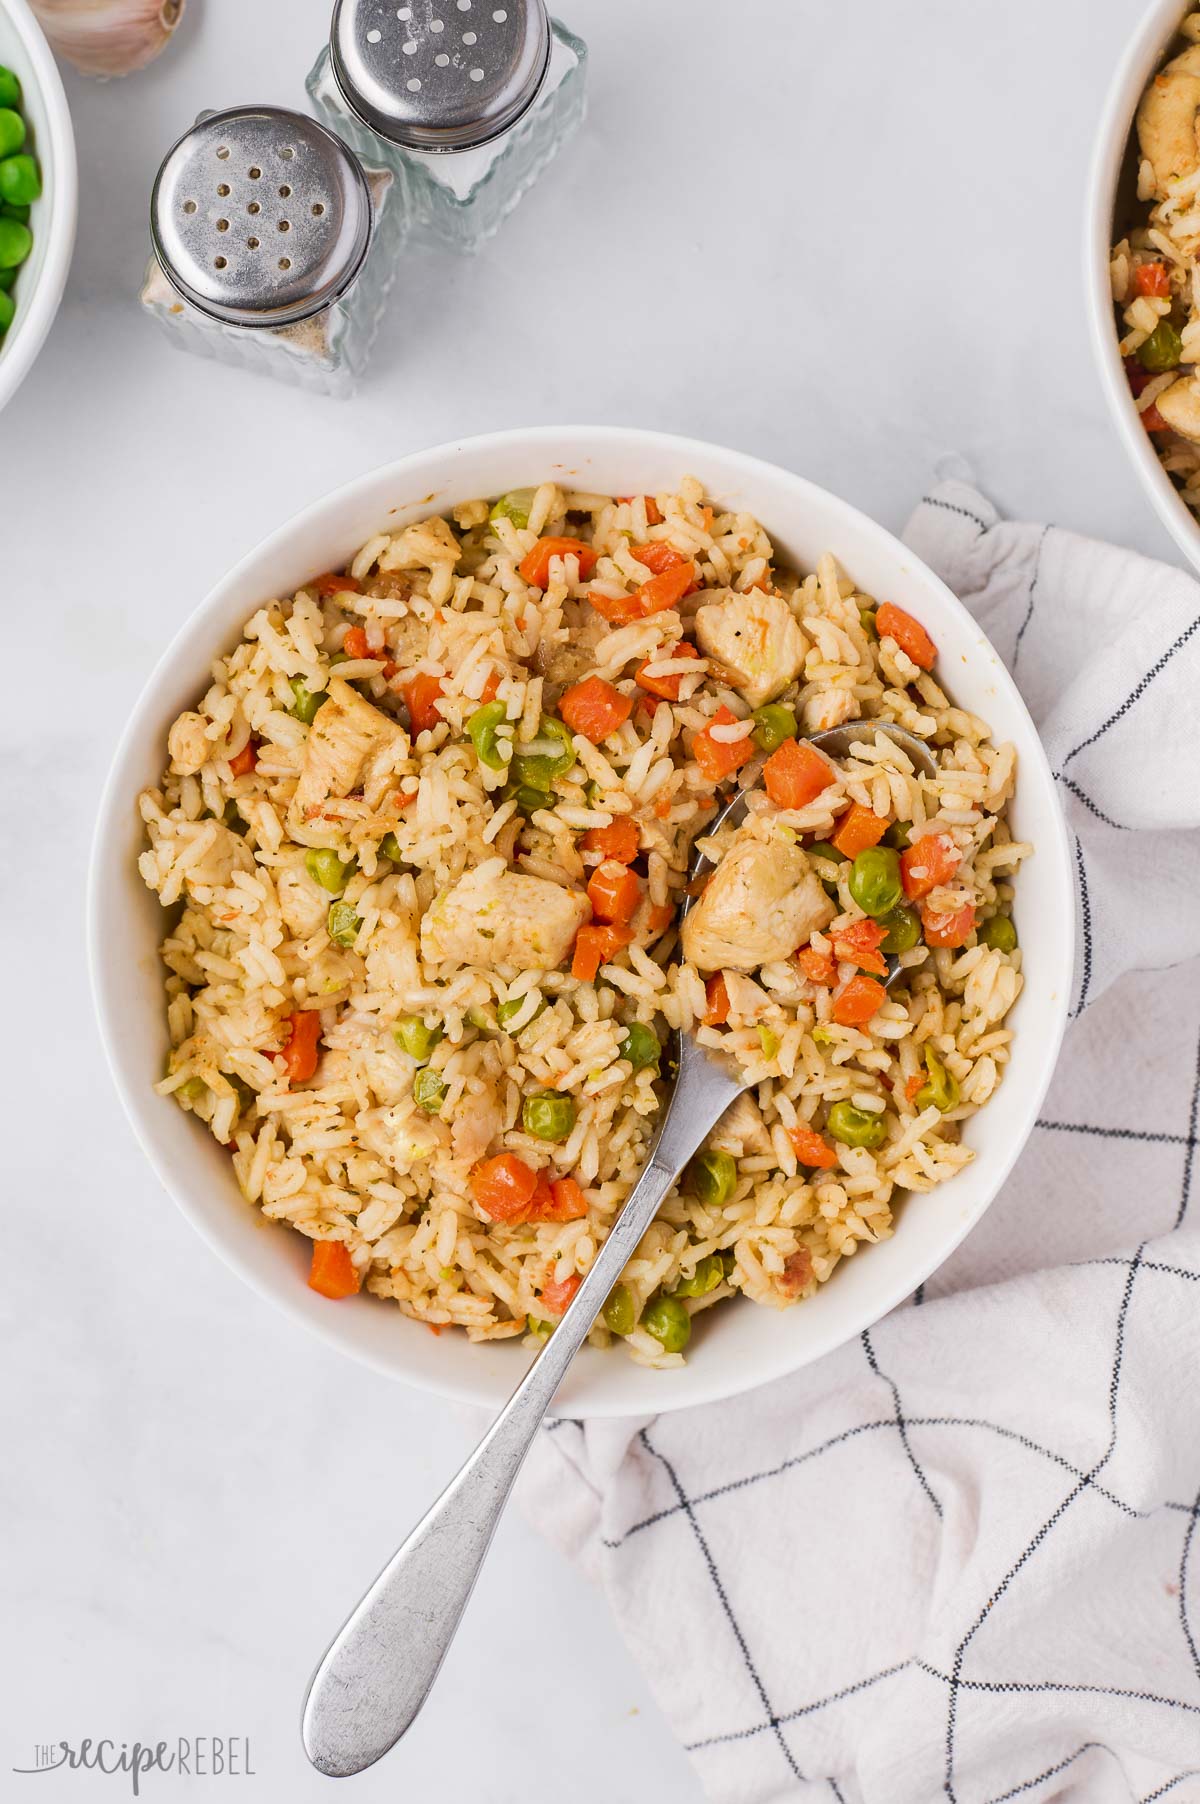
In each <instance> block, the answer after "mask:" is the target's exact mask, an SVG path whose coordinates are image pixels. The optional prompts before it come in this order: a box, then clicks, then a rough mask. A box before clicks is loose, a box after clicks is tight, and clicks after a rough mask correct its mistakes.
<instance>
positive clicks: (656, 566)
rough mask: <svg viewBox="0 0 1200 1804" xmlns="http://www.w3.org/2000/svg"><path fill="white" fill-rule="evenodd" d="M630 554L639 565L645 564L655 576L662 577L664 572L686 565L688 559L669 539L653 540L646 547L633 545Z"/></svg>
mask: <svg viewBox="0 0 1200 1804" xmlns="http://www.w3.org/2000/svg"><path fill="white" fill-rule="evenodd" d="M629 550H630V553H631V555H632V556H633V557H635V558H636V559H637V561H638V563H639V564H645V566H646V568H647V570H652V571H653V572H654V574H655V576H661V575H662V573H663V571H664V570H674V569H676V568H677V567H678V566H679V565H680V564H686V563H687V561H688V560H687V558H686V556H685V555H684V553H683V552H682V551H676V549H675V547H674V545H672V544H671V542H670V540H669V539H651V540H650V541H649V542H648V543H647V544H645V545H631V546H630V547H629Z"/></svg>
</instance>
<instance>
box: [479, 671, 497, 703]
mask: <svg viewBox="0 0 1200 1804" xmlns="http://www.w3.org/2000/svg"><path fill="white" fill-rule="evenodd" d="M499 688H500V672H499V671H498V670H497V669H496V668H495V667H494V666H493V668H492V669H491V670H489V671H488V677H487V682H486V683H485V684H484V685H483V689H482V690H481V691H480V696H479V699H480V701H481V702H494V701H495V699H496V694H497V691H498V690H499Z"/></svg>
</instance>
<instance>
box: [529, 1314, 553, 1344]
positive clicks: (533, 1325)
mask: <svg viewBox="0 0 1200 1804" xmlns="http://www.w3.org/2000/svg"><path fill="white" fill-rule="evenodd" d="M525 1332H526V1333H527V1334H536V1335H537V1337H538V1339H539V1340H549V1339H550V1336H551V1335H552V1334H553V1333H554V1323H553V1322H539V1321H538V1319H537V1317H536V1316H534V1315H527V1316H526V1317H525Z"/></svg>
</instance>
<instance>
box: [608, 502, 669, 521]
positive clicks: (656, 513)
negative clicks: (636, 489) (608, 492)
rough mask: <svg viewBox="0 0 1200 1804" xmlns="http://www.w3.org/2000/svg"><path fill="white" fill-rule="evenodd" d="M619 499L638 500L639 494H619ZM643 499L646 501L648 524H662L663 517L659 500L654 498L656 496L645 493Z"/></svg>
mask: <svg viewBox="0 0 1200 1804" xmlns="http://www.w3.org/2000/svg"><path fill="white" fill-rule="evenodd" d="M617 500H618V501H636V500H637V496H636V495H618V496H617ZM642 500H643V501H644V502H645V503H646V525H647V526H661V525H662V519H663V517H662V514H661V512H660V510H659V506H658V502H657V501H656V500H655V499H654V496H653V495H643V496H642Z"/></svg>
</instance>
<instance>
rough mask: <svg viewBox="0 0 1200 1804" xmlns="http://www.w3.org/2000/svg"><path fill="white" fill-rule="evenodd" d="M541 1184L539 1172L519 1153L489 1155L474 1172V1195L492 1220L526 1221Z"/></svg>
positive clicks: (472, 1175) (472, 1178) (472, 1189)
mask: <svg viewBox="0 0 1200 1804" xmlns="http://www.w3.org/2000/svg"><path fill="white" fill-rule="evenodd" d="M537 1185H538V1173H537V1172H536V1171H535V1170H534V1169H533V1167H532V1166H531V1165H526V1163H525V1161H524V1159H518V1158H517V1155H516V1154H515V1153H500V1154H498V1156H497V1157H496V1158H494V1159H485V1160H484V1162H483V1164H482V1165H477V1166H476V1167H475V1169H474V1171H473V1172H472V1173H471V1195H472V1196H473V1197H474V1198H475V1201H476V1203H477V1204H478V1206H479V1207H480V1208H481V1209H482V1210H483V1213H484V1214H485V1215H487V1216H489V1217H490V1218H491V1220H492V1221H524V1220H525V1211H526V1210H527V1208H528V1207H529V1205H530V1203H531V1202H532V1201H533V1198H534V1193H535V1191H536V1190H537Z"/></svg>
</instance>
